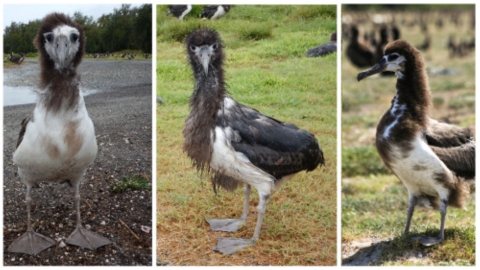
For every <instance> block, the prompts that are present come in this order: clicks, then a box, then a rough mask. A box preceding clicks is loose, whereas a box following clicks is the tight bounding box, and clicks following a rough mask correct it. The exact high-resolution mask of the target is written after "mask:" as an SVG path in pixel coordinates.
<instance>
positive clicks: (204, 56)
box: [199, 46, 211, 75]
mask: <svg viewBox="0 0 480 270" xmlns="http://www.w3.org/2000/svg"><path fill="white" fill-rule="evenodd" d="M199 55H200V62H201V63H202V66H203V70H204V71H205V75H208V66H209V65H210V57H211V52H210V48H209V47H208V46H204V47H202V48H200V52H199Z"/></svg>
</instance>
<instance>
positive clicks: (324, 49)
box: [307, 41, 337, 57]
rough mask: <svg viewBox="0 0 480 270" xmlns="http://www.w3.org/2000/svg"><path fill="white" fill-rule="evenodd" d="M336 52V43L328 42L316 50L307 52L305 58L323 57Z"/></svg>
mask: <svg viewBox="0 0 480 270" xmlns="http://www.w3.org/2000/svg"><path fill="white" fill-rule="evenodd" d="M336 51H337V43H336V42H332V41H330V42H327V43H325V44H323V45H320V46H318V47H316V48H313V49H310V50H308V52H307V57H317V56H324V55H327V54H329V53H333V52H336Z"/></svg>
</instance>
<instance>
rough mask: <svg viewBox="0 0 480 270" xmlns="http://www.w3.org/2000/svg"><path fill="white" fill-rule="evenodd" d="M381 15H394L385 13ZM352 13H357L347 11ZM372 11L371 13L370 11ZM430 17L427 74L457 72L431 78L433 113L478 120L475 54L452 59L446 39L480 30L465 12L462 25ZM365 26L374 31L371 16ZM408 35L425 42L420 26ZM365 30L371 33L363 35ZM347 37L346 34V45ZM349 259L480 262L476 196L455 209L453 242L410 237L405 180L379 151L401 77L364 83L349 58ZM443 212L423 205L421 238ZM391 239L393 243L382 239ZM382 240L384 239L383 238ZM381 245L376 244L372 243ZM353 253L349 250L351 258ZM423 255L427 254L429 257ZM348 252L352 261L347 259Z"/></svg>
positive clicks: (345, 162)
mask: <svg viewBox="0 0 480 270" xmlns="http://www.w3.org/2000/svg"><path fill="white" fill-rule="evenodd" d="M377 13H378V14H386V12H384V11H383V12H382V11H377ZM419 14H420V13H414V12H399V13H397V14H395V16H396V19H397V22H400V21H402V20H403V19H404V18H405V19H407V20H412V19H415V18H418V15H419ZM344 15H345V16H347V15H352V16H355V15H356V14H353V13H352V12H350V13H349V12H346V13H344ZM362 15H365V12H362ZM424 15H428V16H425V18H426V17H428V18H429V21H428V23H429V25H428V29H429V33H430V35H431V36H432V46H431V48H430V49H429V50H428V51H426V52H422V55H423V57H424V59H425V63H426V68H427V73H429V74H431V72H433V71H434V70H444V69H452V70H453V71H454V75H443V76H440V75H437V76H433V75H430V76H429V84H430V88H431V92H432V99H433V105H434V106H433V108H432V110H431V112H430V116H431V117H432V118H435V119H438V120H443V119H445V118H448V119H449V121H451V122H452V123H453V124H457V125H459V126H464V127H468V126H473V125H474V124H475V98H474V97H475V57H474V55H473V54H471V55H470V56H467V57H464V58H450V57H449V53H448V51H447V49H446V42H447V40H448V37H449V36H450V35H454V36H457V37H459V36H463V37H465V38H467V37H469V36H472V35H474V32H473V31H472V30H471V29H470V28H469V27H468V25H469V23H468V20H469V19H470V16H469V15H467V14H463V15H464V16H463V15H462V16H461V18H462V20H464V21H463V22H464V23H463V26H462V27H456V26H454V25H452V24H448V23H447V24H446V25H445V26H444V28H442V29H441V30H439V29H438V28H436V27H435V26H433V25H432V24H433V22H434V20H435V19H436V18H437V16H439V15H440V16H442V15H441V14H440V13H435V12H432V13H429V14H424ZM361 27H362V30H363V29H367V30H368V31H369V30H370V29H372V27H373V24H372V23H370V22H368V20H367V21H364V22H363V23H362V24H361ZM400 30H401V31H402V32H401V34H402V38H403V39H405V40H407V41H409V42H410V43H412V44H414V45H415V44H420V43H421V41H423V39H424V35H423V33H422V32H421V31H420V27H418V26H415V27H412V28H408V27H406V26H402V25H400ZM362 35H363V33H362ZM347 44H348V42H347V39H343V48H346V46H347ZM341 62H342V218H341V219H342V251H343V252H342V256H343V258H344V263H348V261H349V260H352V259H355V260H357V259H362V258H368V257H376V260H375V262H370V263H371V264H375V265H475V263H476V262H475V195H471V197H470V198H469V199H468V200H467V205H466V210H461V209H455V208H452V207H449V208H448V210H447V218H446V225H445V228H446V231H445V233H446V239H445V241H444V242H442V243H441V244H439V245H437V246H433V247H429V248H426V247H423V246H421V245H420V244H418V243H415V242H412V241H411V240H410V238H409V237H406V236H404V235H403V231H404V229H405V223H406V209H407V207H408V194H407V190H406V188H405V187H404V185H403V184H402V183H401V182H400V180H399V179H398V178H397V177H396V176H395V175H393V174H391V173H390V172H389V171H388V170H387V169H386V167H385V166H384V165H383V162H382V161H381V159H380V158H379V156H378V154H376V153H375V132H376V126H377V124H378V121H379V120H380V118H381V116H382V115H383V113H384V112H385V111H387V110H388V109H389V108H390V106H391V100H392V98H393V97H394V95H395V82H396V78H394V77H381V76H372V77H370V78H368V79H365V80H363V81H361V82H357V80H356V76H357V74H358V73H359V72H360V71H362V70H363V69H359V68H356V67H354V66H353V65H352V64H351V63H350V62H349V60H348V59H347V57H346V56H345V55H342V60H341ZM439 225H440V219H439V213H438V211H433V210H422V208H420V207H417V208H416V209H415V213H414V216H413V220H412V227H411V233H412V234H413V235H423V234H428V235H436V234H437V233H438V229H439ZM385 239H390V240H389V241H386V242H385V241H379V240H385ZM376 241H377V242H376ZM371 243H373V244H371ZM345 254H349V255H348V256H346V255H345ZM419 255H422V256H421V257H420V256H419ZM347 257H348V258H349V259H347Z"/></svg>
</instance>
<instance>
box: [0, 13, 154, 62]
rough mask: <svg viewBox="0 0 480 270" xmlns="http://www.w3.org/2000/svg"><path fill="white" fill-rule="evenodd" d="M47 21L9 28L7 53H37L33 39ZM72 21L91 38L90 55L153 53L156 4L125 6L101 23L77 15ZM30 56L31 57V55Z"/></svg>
mask: <svg viewBox="0 0 480 270" xmlns="http://www.w3.org/2000/svg"><path fill="white" fill-rule="evenodd" d="M42 19H43V18H38V19H37V20H34V21H30V22H29V23H27V24H24V23H16V22H13V23H12V24H11V25H9V26H6V27H5V32H4V35H3V52H4V53H10V52H15V53H20V52H23V53H26V54H27V53H31V52H36V51H37V50H36V49H35V47H34V46H33V42H32V41H33V39H34V38H35V35H36V34H37V31H38V28H40V25H41V24H42ZM72 19H73V20H74V21H75V22H77V23H78V24H80V25H81V26H82V27H83V29H84V31H85V35H86V36H87V44H85V45H86V48H85V50H86V51H87V52H89V53H106V52H117V51H121V50H141V51H143V52H144V53H151V52H152V5H151V4H144V5H142V6H140V7H134V8H132V7H131V5H126V4H123V5H122V6H121V8H119V9H114V11H113V13H110V14H105V15H102V16H101V17H100V18H98V20H97V21H94V20H93V17H91V16H90V17H89V16H87V15H83V14H82V13H80V12H75V13H74V14H73V16H72ZM27 57H30V55H29V54H27Z"/></svg>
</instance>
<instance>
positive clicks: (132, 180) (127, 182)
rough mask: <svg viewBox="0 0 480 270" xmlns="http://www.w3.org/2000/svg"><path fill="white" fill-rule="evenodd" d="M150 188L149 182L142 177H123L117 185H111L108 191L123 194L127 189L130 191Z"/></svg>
mask: <svg viewBox="0 0 480 270" xmlns="http://www.w3.org/2000/svg"><path fill="white" fill-rule="evenodd" d="M151 188H152V186H151V184H150V181H149V180H148V179H146V178H145V177H143V176H139V175H137V176H130V177H124V178H123V179H122V181H121V182H119V183H112V184H111V186H110V189H111V190H112V192H113V193H123V192H125V191H126V190H127V189H131V190H141V189H145V190H150V189H151Z"/></svg>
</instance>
